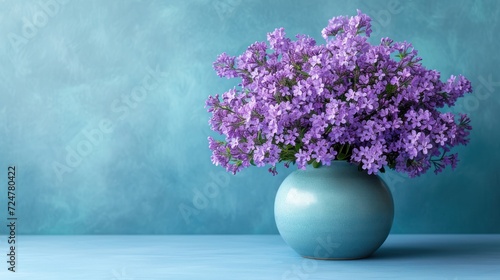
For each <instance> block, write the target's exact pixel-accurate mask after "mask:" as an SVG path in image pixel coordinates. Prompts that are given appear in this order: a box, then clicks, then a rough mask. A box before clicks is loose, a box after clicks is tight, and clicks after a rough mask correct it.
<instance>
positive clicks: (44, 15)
mask: <svg viewBox="0 0 500 280" xmlns="http://www.w3.org/2000/svg"><path fill="white" fill-rule="evenodd" d="M68 2H69V0H42V1H39V2H38V5H36V8H37V9H36V11H35V12H34V13H33V15H32V16H31V17H23V18H22V19H21V21H22V25H21V32H20V33H19V34H18V33H15V32H9V34H7V39H8V40H9V42H10V44H11V46H12V48H13V49H14V50H15V51H16V52H19V51H20V50H21V48H22V47H24V46H25V45H26V44H27V43H28V42H29V40H31V39H33V38H34V37H35V36H36V35H37V34H38V32H39V30H40V29H42V28H44V27H45V26H47V24H48V23H49V19H50V18H53V17H55V16H56V15H57V14H59V11H60V10H61V9H62V7H63V6H64V5H66V4H67V3H68Z"/></svg>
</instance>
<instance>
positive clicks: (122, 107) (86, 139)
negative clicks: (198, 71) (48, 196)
mask: <svg viewBox="0 0 500 280" xmlns="http://www.w3.org/2000/svg"><path fill="white" fill-rule="evenodd" d="M146 72H147V74H146V75H145V76H144V77H143V79H142V81H141V84H140V85H138V86H135V87H134V88H132V90H131V91H130V93H129V94H123V95H121V96H120V97H119V98H116V99H114V100H113V101H112V102H111V104H110V106H109V112H110V113H109V114H108V116H106V117H103V118H101V119H100V121H98V122H97V123H95V124H92V125H87V126H86V127H84V128H83V129H82V130H81V131H80V132H79V133H78V134H77V135H76V136H75V137H74V138H73V139H72V140H71V141H70V143H69V144H68V145H66V147H65V151H66V155H65V157H64V160H63V161H61V162H59V161H54V162H53V163H52V169H53V170H54V173H55V175H56V176H57V178H58V180H59V182H61V181H62V180H63V175H64V174H66V173H70V172H73V171H74V170H75V169H76V168H78V167H79V166H80V165H81V164H82V162H83V160H84V159H85V158H86V157H88V156H89V155H91V154H92V153H93V152H94V150H95V149H96V147H97V146H99V145H100V144H101V143H102V142H103V140H104V137H105V135H107V134H110V133H112V132H113V128H114V126H115V125H116V124H117V123H119V121H122V120H124V119H125V118H126V117H127V116H128V115H129V114H130V112H131V111H132V110H134V109H136V108H137V107H138V106H139V104H140V103H141V102H143V101H144V100H145V99H146V98H147V97H148V93H149V92H150V91H153V90H155V89H157V88H158V87H159V85H160V82H161V80H162V78H164V77H167V73H166V72H161V71H160V68H159V66H156V69H154V70H153V69H152V68H151V67H149V66H148V67H147V68H146Z"/></svg>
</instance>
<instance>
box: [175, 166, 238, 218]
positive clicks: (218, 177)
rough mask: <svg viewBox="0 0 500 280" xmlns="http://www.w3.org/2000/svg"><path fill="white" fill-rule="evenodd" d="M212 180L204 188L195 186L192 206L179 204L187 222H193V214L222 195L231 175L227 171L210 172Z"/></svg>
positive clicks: (196, 213)
mask: <svg viewBox="0 0 500 280" xmlns="http://www.w3.org/2000/svg"><path fill="white" fill-rule="evenodd" d="M210 178H211V179H212V181H210V182H208V183H207V184H206V185H205V186H204V187H203V189H201V190H199V189H198V188H195V189H194V190H193V198H192V200H191V203H192V206H194V207H192V206H190V205H186V204H184V203H181V204H179V207H178V208H179V212H180V213H181V215H182V218H184V221H185V222H186V224H189V223H190V222H191V218H192V216H196V215H198V214H200V211H201V210H204V209H206V208H207V207H208V206H209V205H210V201H211V200H213V199H215V198H216V197H218V196H219V195H220V192H221V189H222V188H225V187H227V186H228V185H229V181H230V177H229V174H228V173H227V172H224V171H219V172H218V173H217V174H215V173H213V172H210Z"/></svg>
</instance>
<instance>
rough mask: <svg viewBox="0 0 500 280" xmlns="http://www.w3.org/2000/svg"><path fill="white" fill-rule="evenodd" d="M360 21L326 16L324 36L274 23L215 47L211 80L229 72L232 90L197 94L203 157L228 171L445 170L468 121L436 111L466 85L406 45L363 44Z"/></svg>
mask: <svg viewBox="0 0 500 280" xmlns="http://www.w3.org/2000/svg"><path fill="white" fill-rule="evenodd" d="M370 20H371V19H370V18H369V17H368V16H367V15H365V14H362V13H361V12H360V11H359V10H358V14H357V15H356V16H354V17H350V18H349V17H346V16H340V17H334V18H332V19H331V20H330V21H329V23H328V26H327V27H326V28H324V29H323V31H322V32H321V34H322V35H323V38H324V39H325V40H326V43H325V44H324V45H317V44H316V42H315V40H314V39H312V38H310V37H308V36H305V35H297V40H296V41H292V40H290V39H289V38H286V37H285V31H284V29H283V28H279V29H276V30H275V31H273V32H271V33H268V34H267V40H268V42H269V46H268V45H267V44H266V43H265V42H256V43H254V44H252V45H251V46H249V47H248V49H247V50H246V51H245V52H244V53H243V54H242V55H240V56H238V57H232V56H229V55H227V54H226V53H223V54H221V55H220V56H219V57H218V58H217V60H216V61H215V62H214V69H215V70H216V72H217V74H218V75H219V76H220V77H226V78H238V79H241V83H240V84H239V85H238V88H233V89H230V90H229V91H227V92H225V93H224V94H222V98H221V97H219V95H215V96H209V97H208V100H207V101H206V107H207V108H208V112H210V113H211V114H212V117H211V119H210V125H211V128H212V130H214V131H216V132H219V133H220V134H221V135H224V136H225V141H218V140H215V139H213V138H212V137H209V138H208V140H209V147H210V149H211V150H212V152H213V154H212V162H213V163H214V164H215V165H222V166H223V167H225V168H226V170H227V171H230V172H232V173H233V174H235V173H236V172H238V171H240V170H241V169H242V168H245V167H248V166H250V165H255V166H264V165H266V164H269V165H270V166H271V168H269V171H270V172H272V173H273V174H276V173H277V172H276V164H277V163H279V162H285V166H286V167H289V165H290V163H294V164H297V166H298V168H300V169H305V168H306V166H307V165H308V164H311V165H313V166H314V167H318V166H319V165H330V162H331V161H332V160H347V161H349V162H351V163H354V164H357V165H358V166H359V168H360V169H363V170H366V171H367V172H368V173H369V174H376V173H377V172H384V170H385V166H386V167H389V168H391V169H395V170H396V171H398V172H402V173H407V174H408V175H409V176H410V177H415V176H418V175H421V174H423V173H424V172H426V171H427V170H428V169H429V168H430V167H431V166H433V167H434V171H435V172H436V173H438V172H440V171H442V170H443V168H444V167H446V166H447V165H451V166H452V168H455V166H456V164H457V161H458V160H457V154H450V153H449V152H450V150H451V148H452V147H454V146H456V145H460V144H461V145H466V144H467V143H468V141H469V139H468V135H469V132H470V130H471V129H472V128H471V126H470V124H469V123H470V119H469V118H468V117H467V115H465V114H460V116H459V117H457V119H456V118H455V115H454V114H452V113H444V112H441V111H442V110H440V108H443V107H444V106H448V107H451V106H453V105H454V103H455V101H456V100H457V98H459V97H462V96H463V95H464V94H465V93H470V92H472V88H471V84H470V82H469V81H468V80H467V79H466V78H465V77H463V76H458V77H456V76H451V77H450V78H449V79H448V80H447V81H446V82H442V81H441V80H440V73H439V72H438V71H436V70H428V69H426V68H425V67H424V66H422V64H421V63H420V61H421V58H419V57H418V56H417V51H416V50H415V49H414V48H413V47H412V45H411V44H410V43H407V42H393V41H392V40H391V39H389V38H383V39H381V41H380V45H371V44H370V43H369V42H368V41H367V40H368V37H369V36H370V32H371V29H370V26H371V25H370Z"/></svg>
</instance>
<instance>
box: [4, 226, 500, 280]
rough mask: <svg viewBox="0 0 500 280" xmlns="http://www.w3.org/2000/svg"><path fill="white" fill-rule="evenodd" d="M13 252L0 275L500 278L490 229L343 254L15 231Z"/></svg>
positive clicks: (499, 248) (226, 238) (400, 239)
mask: <svg viewBox="0 0 500 280" xmlns="http://www.w3.org/2000/svg"><path fill="white" fill-rule="evenodd" d="M1 240H3V241H2V242H1V243H3V244H1V243H0V252H1V254H2V255H3V256H4V257H3V259H4V260H6V259H7V257H6V254H7V245H6V244H7V242H6V238H5V236H2V238H1ZM4 241H5V242H4ZM16 254H17V255H16V257H17V259H16V269H17V272H15V273H12V272H9V271H8V270H7V267H8V265H7V263H6V261H2V265H1V270H0V279H2V280H3V279H13V280H14V279H27V280H28V279H29V280H45V279H47V280H48V279H50V280H56V279H65V280H72V279H85V280H94V279H106V280H139V279H218V280H221V279H231V280H239V279H273V280H276V279H294V280H305V279H308V280H309V279H453V280H455V279H456V280H458V279H500V235H498V234H490V235H390V236H389V237H388V239H387V240H386V242H385V243H384V245H382V247H381V248H380V249H379V250H378V251H377V252H376V253H375V254H374V255H373V256H372V257H370V258H367V259H362V260H350V261H324V260H311V259H305V258H302V257H300V256H298V255H297V254H296V253H295V252H294V251H293V250H292V249H290V248H289V247H288V246H287V245H286V244H285V243H284V241H283V240H282V239H281V237H280V236H279V235H182V236H180V235H162V236H159V235H146V236H144V235H142V236H141V235H139V236H138V235H135V236H130V235H129V236H123V235H116V236H115V235H107V236H23V235H21V236H17V252H16Z"/></svg>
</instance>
